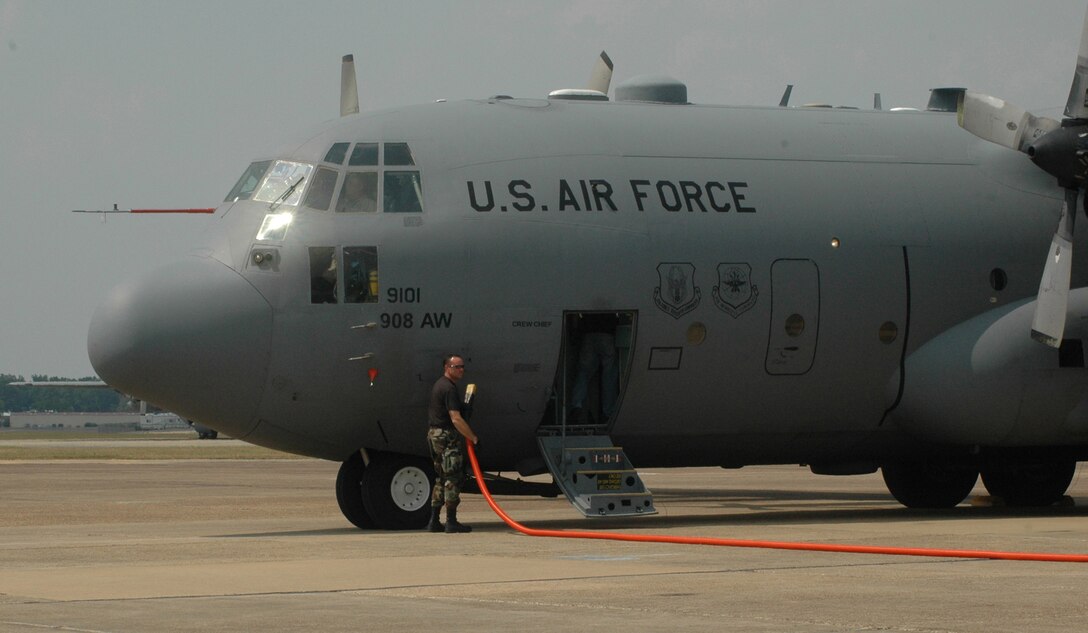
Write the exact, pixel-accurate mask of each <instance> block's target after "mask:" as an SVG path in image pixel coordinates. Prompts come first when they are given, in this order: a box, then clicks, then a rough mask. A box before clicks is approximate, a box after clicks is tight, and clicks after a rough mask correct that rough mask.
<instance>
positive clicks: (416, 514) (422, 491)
mask: <svg viewBox="0 0 1088 633" xmlns="http://www.w3.org/2000/svg"><path fill="white" fill-rule="evenodd" d="M433 471H434V466H433V465H432V464H431V462H429V461H427V460H425V459H423V458H420V457H413V456H411V455H398V454H394V453H373V454H372V455H371V458H370V465H369V466H368V467H367V469H366V473H365V474H364V476H363V505H364V506H365V507H366V511H367V514H369V515H370V516H371V517H373V518H374V522H375V524H376V525H377V526H378V527H380V528H383V529H387V530H421V529H423V527H424V526H426V525H427V522H428V521H429V520H430V518H431V488H432V487H433V485H434V473H433Z"/></svg>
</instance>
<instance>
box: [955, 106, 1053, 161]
mask: <svg viewBox="0 0 1088 633" xmlns="http://www.w3.org/2000/svg"><path fill="white" fill-rule="evenodd" d="M956 120H957V122H958V123H959V124H960V127H962V128H963V129H965V130H967V131H968V132H970V133H971V134H974V135H975V136H977V137H979V138H981V139H983V140H986V141H990V142H991V143H997V144H998V145H1002V146H1004V147H1008V148H1009V149H1014V150H1017V151H1020V152H1026V151H1027V148H1028V146H1029V145H1031V144H1032V143H1034V142H1035V140H1036V139H1038V138H1039V137H1041V136H1043V135H1044V134H1046V133H1048V132H1051V131H1053V130H1056V129H1058V128H1060V127H1061V126H1062V124H1061V122H1059V121H1056V120H1054V119H1051V118H1048V117H1037V116H1035V115H1034V114H1032V113H1030V112H1028V111H1027V110H1024V109H1023V108H1021V107H1019V106H1016V105H1013V104H1011V103H1008V102H1007V101H1005V100H1004V99H998V98H997V97H991V96H990V95H984V94H982V93H980V92H971V91H967V92H965V93H964V94H963V96H962V97H961V98H960V101H959V103H958V104H957V108H956Z"/></svg>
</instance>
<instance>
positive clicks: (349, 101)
mask: <svg viewBox="0 0 1088 633" xmlns="http://www.w3.org/2000/svg"><path fill="white" fill-rule="evenodd" d="M349 114H359V87H358V86H357V85H356V83H355V56H354V55H344V59H343V63H341V65H340V116H347V115H349Z"/></svg>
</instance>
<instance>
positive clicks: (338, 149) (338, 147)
mask: <svg viewBox="0 0 1088 633" xmlns="http://www.w3.org/2000/svg"><path fill="white" fill-rule="evenodd" d="M349 145H351V143H333V146H332V147H330V148H329V153H328V154H325V162H326V163H335V164H337V165H343V164H344V158H345V157H346V156H347V155H348V146H349Z"/></svg>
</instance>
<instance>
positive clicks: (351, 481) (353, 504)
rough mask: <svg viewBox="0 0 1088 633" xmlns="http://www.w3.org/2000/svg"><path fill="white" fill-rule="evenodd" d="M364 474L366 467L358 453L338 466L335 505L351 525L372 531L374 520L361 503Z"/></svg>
mask: <svg viewBox="0 0 1088 633" xmlns="http://www.w3.org/2000/svg"><path fill="white" fill-rule="evenodd" d="M365 473H366V465H365V464H364V463H363V457H362V455H360V454H359V453H358V452H356V453H354V454H352V456H351V457H349V458H348V459H347V460H345V461H344V463H343V464H340V471H339V472H338V473H336V503H338V504H339V505H340V512H342V513H343V514H344V517H345V518H346V519H347V520H348V521H351V523H352V525H354V526H355V527H357V528H359V529H360V530H373V529H374V528H375V527H376V526H375V524H374V519H373V518H371V516H370V514H369V513H368V512H367V511H366V505H365V504H364V503H363V485H362V481H363V476H364V474H365Z"/></svg>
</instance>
